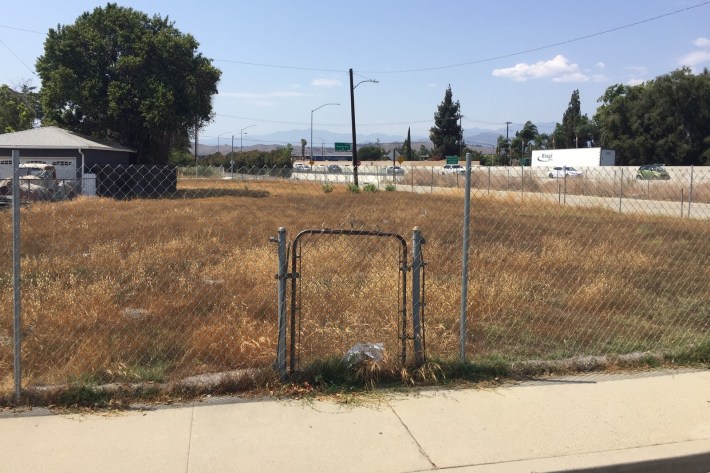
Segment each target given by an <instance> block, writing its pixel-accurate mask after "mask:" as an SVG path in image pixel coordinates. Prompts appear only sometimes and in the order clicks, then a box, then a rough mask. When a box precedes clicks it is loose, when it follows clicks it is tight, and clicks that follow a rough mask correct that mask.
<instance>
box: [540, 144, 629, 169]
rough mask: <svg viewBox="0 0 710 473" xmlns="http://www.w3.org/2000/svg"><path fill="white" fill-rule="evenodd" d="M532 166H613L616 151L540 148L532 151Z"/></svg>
mask: <svg viewBox="0 0 710 473" xmlns="http://www.w3.org/2000/svg"><path fill="white" fill-rule="evenodd" d="M530 165H531V166H532V167H546V168H552V167H554V166H572V167H582V168H586V167H599V166H615V165H616V152H615V151H614V150H613V149H604V148H577V149H541V150H534V151H533V152H532V161H531V163H530Z"/></svg>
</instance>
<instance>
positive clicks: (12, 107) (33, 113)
mask: <svg viewBox="0 0 710 473" xmlns="http://www.w3.org/2000/svg"><path fill="white" fill-rule="evenodd" d="M33 89H34V88H33V87H29V86H27V85H23V86H22V89H21V90H20V91H17V90H13V89H11V88H10V87H9V86H7V85H5V84H3V85H0V133H11V132H13V131H22V130H29V129H30V128H32V125H33V124H34V122H35V119H37V118H38V102H39V100H38V97H37V94H36V93H34V92H33Z"/></svg>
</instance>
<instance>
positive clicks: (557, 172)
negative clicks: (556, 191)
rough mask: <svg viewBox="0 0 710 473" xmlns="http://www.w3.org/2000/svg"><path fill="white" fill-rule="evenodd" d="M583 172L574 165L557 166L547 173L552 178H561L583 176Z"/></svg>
mask: <svg viewBox="0 0 710 473" xmlns="http://www.w3.org/2000/svg"><path fill="white" fill-rule="evenodd" d="M582 174H583V172H582V171H577V170H576V169H575V168H572V167H567V166H555V167H554V168H552V170H551V171H550V172H549V173H548V174H547V175H548V177H550V178H552V179H560V178H564V177H565V176H569V177H577V176H581V175H582Z"/></svg>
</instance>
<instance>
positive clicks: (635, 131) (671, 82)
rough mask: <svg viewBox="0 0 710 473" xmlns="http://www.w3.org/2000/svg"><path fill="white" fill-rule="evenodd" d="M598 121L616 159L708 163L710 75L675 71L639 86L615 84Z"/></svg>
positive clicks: (603, 143) (602, 140)
mask: <svg viewBox="0 0 710 473" xmlns="http://www.w3.org/2000/svg"><path fill="white" fill-rule="evenodd" d="M599 102H601V105H600V106H599V108H598V110H597V113H596V115H595V116H594V118H595V122H596V124H597V126H598V127H599V135H600V144H601V146H604V147H608V148H613V149H615V150H616V155H617V163H618V164H622V165H639V164H647V163H656V162H660V163H665V164H670V165H685V166H687V165H691V164H705V165H708V164H710V73H709V72H708V70H707V69H705V70H704V71H703V72H701V73H698V74H693V72H692V71H691V70H690V69H688V68H682V69H678V70H675V71H673V72H671V73H669V74H665V75H662V76H659V77H657V78H655V79H654V80H651V81H648V82H646V83H643V84H640V85H636V86H625V85H620V84H616V85H612V86H610V87H608V88H607V90H606V92H605V93H604V95H603V96H602V97H600V99H599Z"/></svg>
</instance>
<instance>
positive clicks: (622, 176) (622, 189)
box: [619, 168, 624, 213]
mask: <svg viewBox="0 0 710 473" xmlns="http://www.w3.org/2000/svg"><path fill="white" fill-rule="evenodd" d="M623 197H624V168H621V178H620V179H619V213H623V211H622V207H621V203H622V202H621V199H622V198H623Z"/></svg>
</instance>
